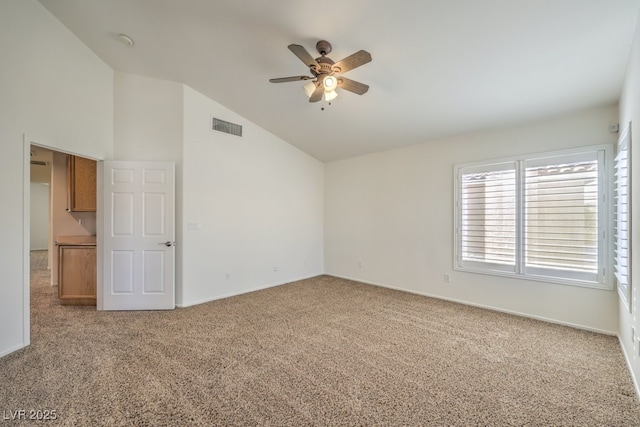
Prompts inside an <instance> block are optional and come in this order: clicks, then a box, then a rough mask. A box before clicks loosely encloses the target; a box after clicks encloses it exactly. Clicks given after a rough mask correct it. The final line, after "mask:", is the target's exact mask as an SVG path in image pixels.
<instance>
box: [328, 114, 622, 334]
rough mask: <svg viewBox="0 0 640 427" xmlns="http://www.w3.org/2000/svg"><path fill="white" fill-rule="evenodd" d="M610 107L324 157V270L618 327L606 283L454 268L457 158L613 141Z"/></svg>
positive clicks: (588, 324)
mask: <svg viewBox="0 0 640 427" xmlns="http://www.w3.org/2000/svg"><path fill="white" fill-rule="evenodd" d="M617 114H618V111H617V108H616V107H615V106H611V107H606V108H598V109H593V110H588V111H582V112H579V113H576V114H573V115H570V116H567V117H562V118H558V119H556V120H553V121H549V122H546V123H537V124H531V125H528V126H522V127H518V128H513V129H504V130H496V131H487V132H483V133H475V134H471V135H465V136H460V137H455V138H448V139H444V140H440V141H435V142H430V143H425V144H421V145H415V146H411V147H406V148H401V149H396V150H392V151H386V152H382V153H377V154H371V155H367V156H362V157H356V158H352V159H347V160H342V161H335V162H331V163H328V164H327V165H326V170H325V174H326V181H325V187H326V188H325V269H326V273H327V274H332V275H336V276H342V277H347V278H353V279H357V280H362V281H365V282H370V283H376V284H380V285H383V286H388V287H393V288H399V289H404V290H407V291H410V292H416V293H420V294H426V295H433V296H437V297H440V298H446V299H453V300H458V301H462V302H466V303H469V304H475V305H481V306H487V307H492V308H495V309H499V310H504V311H510V312H515V313H520V314H524V315H527V316H533V317H538V318H544V319H549V320H553V321H556V322H561V323H566V324H571V325H576V326H580V327H584V328H589V329H594V330H601V331H606V332H610V333H617V331H618V327H617V314H616V313H617V298H616V294H615V292H613V291H602V290H596V289H588V288H582V287H576V286H566V285H557V284H550V283H543V282H535V281H529V280H522V279H510V278H504V277H496V276H489V275H482V274H472V273H463V272H458V271H452V270H453V166H454V164H456V163H466V162H473V161H479V160H483V159H492V158H499V157H505V156H512V155H517V154H523V153H536V152H541V151H547V150H557V149H562V148H569V147H577V146H583V145H594V144H603V143H611V142H614V141H615V139H616V134H610V133H609V131H608V126H609V124H610V123H616V122H617V120H618V117H617ZM359 262H361V263H362V266H361V267H360V266H359ZM445 273H450V274H451V277H452V280H451V283H445V282H444V280H443V279H444V274H445Z"/></svg>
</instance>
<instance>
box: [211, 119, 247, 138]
mask: <svg viewBox="0 0 640 427" xmlns="http://www.w3.org/2000/svg"><path fill="white" fill-rule="evenodd" d="M211 129H213V130H216V131H218V132H224V133H229V134H231V135H235V136H242V126H240V125H237V124H235V123H231V122H226V121H224V120H220V119H216V118H215V117H214V118H212V119H211Z"/></svg>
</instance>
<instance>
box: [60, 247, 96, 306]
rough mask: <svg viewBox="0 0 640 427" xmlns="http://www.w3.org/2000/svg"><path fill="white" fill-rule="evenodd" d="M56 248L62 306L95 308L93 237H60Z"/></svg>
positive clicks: (94, 250)
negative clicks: (89, 306) (90, 306)
mask: <svg viewBox="0 0 640 427" xmlns="http://www.w3.org/2000/svg"><path fill="white" fill-rule="evenodd" d="M57 245H58V296H59V297H60V302H61V304H68V305H96V279H97V275H96V274H97V273H96V242H95V236H69V237H59V238H58V242H57Z"/></svg>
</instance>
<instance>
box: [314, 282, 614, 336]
mask: <svg viewBox="0 0 640 427" xmlns="http://www.w3.org/2000/svg"><path fill="white" fill-rule="evenodd" d="M325 274H326V275H327V276H333V277H338V278H340V279H346V280H353V281H354V282H360V283H366V284H367V285H373V286H378V287H380V288H387V289H393V290H395V291H401V292H407V293H410V294H415V295H421V296H424V297H429V298H436V299H440V300H444V301H451V302H455V303H458V304H464V305H469V306H472V307H478V308H484V309H487V310H492V311H497V312H500V313H507V314H513V315H515V316H520V317H527V318H529V319H536V320H541V321H543V322H547V323H555V324H557V325H563V326H569V327H572V328H576V329H582V330H585V331H591V332H597V333H599V334H605V335H612V336H617V335H618V334H617V332H615V331H607V330H604V329H598V328H592V327H589V326H585V325H580V324H576V323H571V322H565V321H562V320H557V319H549V318H546V317H542V316H536V315H533V314H530V313H522V312H519V311H513V310H507V309H504V308H500V307H493V306H490V305H484V304H477V303H474V302H471V301H464V300H459V299H455V298H448V297H444V296H441V295H435V294H429V293H426V292H418V291H414V290H411V289H405V288H400V287H397V286H389V285H385V284H384V283H378V282H372V281H368V280H362V279H356V278H353V277H347V276H341V275H337V274H332V273H325Z"/></svg>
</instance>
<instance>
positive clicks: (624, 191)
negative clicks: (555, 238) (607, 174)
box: [614, 128, 631, 309]
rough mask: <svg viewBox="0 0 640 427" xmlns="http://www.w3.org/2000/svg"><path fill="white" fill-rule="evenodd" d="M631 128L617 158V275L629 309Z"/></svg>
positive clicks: (619, 142) (625, 134) (619, 147)
mask: <svg viewBox="0 0 640 427" xmlns="http://www.w3.org/2000/svg"><path fill="white" fill-rule="evenodd" d="M628 136H629V128H627V129H625V131H624V132H623V134H622V135H621V136H620V140H619V141H618V154H617V156H616V158H615V197H616V199H615V202H616V203H615V204H616V207H615V211H614V215H615V216H614V224H615V234H616V239H615V258H614V259H615V276H616V279H617V282H618V294H619V295H620V297H621V299H622V300H623V303H624V304H625V305H626V306H627V309H630V308H631V280H630V271H631V265H630V259H631V247H630V245H629V236H630V230H631V227H630V218H631V204H630V203H629V202H630V200H629V199H630V196H629V195H630V194H631V193H630V189H629V187H630V161H629V159H630V157H629V137H628Z"/></svg>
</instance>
